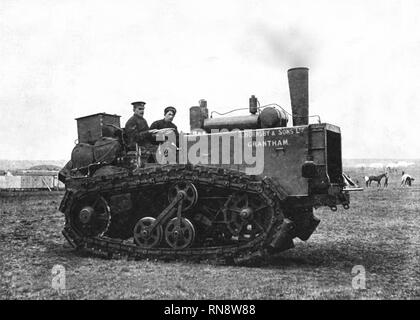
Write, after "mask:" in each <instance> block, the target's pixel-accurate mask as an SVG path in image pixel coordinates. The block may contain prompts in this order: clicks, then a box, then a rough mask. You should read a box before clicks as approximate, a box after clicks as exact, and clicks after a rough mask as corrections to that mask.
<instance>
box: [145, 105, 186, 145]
mask: <svg viewBox="0 0 420 320" xmlns="http://www.w3.org/2000/svg"><path fill="white" fill-rule="evenodd" d="M163 113H164V118H163V119H161V120H157V121H155V122H153V123H152V125H151V126H150V129H151V130H154V129H155V130H161V131H162V129H170V130H173V132H174V133H175V137H176V145H178V140H179V133H178V128H177V126H176V125H175V124H174V123H173V120H174V117H175V114H176V109H175V108H174V107H171V106H169V107H166V108H165V110H164V112H163ZM162 141H163V140H162Z"/></svg>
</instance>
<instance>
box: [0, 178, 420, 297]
mask: <svg viewBox="0 0 420 320" xmlns="http://www.w3.org/2000/svg"><path fill="white" fill-rule="evenodd" d="M352 174H355V173H352ZM390 181H392V180H390ZM416 182H417V181H416ZM61 196H62V193H41V194H26V195H22V194H21V195H20V196H10V195H9V196H4V195H1V196H0V210H1V215H0V243H1V246H0V257H1V258H0V259H1V265H0V272H1V279H0V298H1V299H420V253H419V251H420V201H419V199H420V186H419V185H416V184H414V186H413V187H411V188H399V187H398V180H397V179H395V180H394V183H390V186H389V188H387V189H382V188H376V187H373V188H368V189H365V190H364V191H362V192H357V193H353V194H352V197H351V207H350V209H349V210H344V209H343V208H339V209H338V211H337V212H332V211H330V210H329V209H318V210H316V211H315V214H316V215H317V216H318V217H319V218H321V224H320V225H319V227H318V229H317V230H316V231H315V233H314V234H313V235H312V237H311V238H310V239H309V240H308V241H307V242H302V241H300V240H296V241H295V244H296V247H295V248H294V249H291V250H289V251H286V252H284V253H282V254H281V255H278V256H275V257H271V258H269V259H266V260H264V261H262V262H261V264H260V265H259V266H256V267H249V266H248V267H245V266H226V265H215V264H194V263H187V262H170V263H169V262H161V261H147V260H142V261H127V260H106V259H101V258H96V257H89V256H81V255H79V254H77V253H75V252H74V251H73V249H71V248H70V247H69V246H68V245H67V243H66V241H65V240H64V239H63V237H62V235H61V230H62V226H63V223H64V218H63V215H62V214H61V213H60V212H58V206H59V203H60V200H61ZM56 264H60V265H62V266H64V267H65V271H66V273H65V276H66V290H65V291H63V292H61V293H59V292H56V291H55V290H54V289H52V286H51V283H52V279H53V275H52V268H53V266H54V265H56ZM357 265H360V266H362V267H363V268H364V270H365V275H366V282H365V289H357V288H356V289H355V288H353V287H352V281H355V280H354V277H355V276H360V274H358V275H357V274H356V273H353V274H352V269H353V267H354V266H357ZM359 284H360V282H359Z"/></svg>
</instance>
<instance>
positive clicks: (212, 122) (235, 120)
mask: <svg viewBox="0 0 420 320" xmlns="http://www.w3.org/2000/svg"><path fill="white" fill-rule="evenodd" d="M203 128H204V130H206V132H211V130H212V129H214V130H216V129H217V130H222V129H227V130H233V129H239V130H246V129H258V128H259V123H258V116H257V115H247V116H235V117H220V118H211V119H205V120H204V127H203Z"/></svg>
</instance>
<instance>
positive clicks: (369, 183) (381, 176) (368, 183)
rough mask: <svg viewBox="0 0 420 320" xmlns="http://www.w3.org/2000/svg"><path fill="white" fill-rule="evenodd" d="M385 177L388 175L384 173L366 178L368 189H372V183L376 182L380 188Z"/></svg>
mask: <svg viewBox="0 0 420 320" xmlns="http://www.w3.org/2000/svg"><path fill="white" fill-rule="evenodd" d="M383 177H388V173H387V172H385V173H382V174H380V175H378V176H365V181H366V187H370V185H371V183H372V181H376V182H377V183H378V187H379V186H380V185H381V180H382V178H383Z"/></svg>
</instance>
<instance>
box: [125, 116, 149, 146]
mask: <svg viewBox="0 0 420 320" xmlns="http://www.w3.org/2000/svg"><path fill="white" fill-rule="evenodd" d="M125 134H126V135H127V138H128V145H129V146H130V147H134V146H135V144H136V142H137V143H138V144H141V145H144V144H148V143H150V141H151V138H152V135H151V133H150V132H149V125H148V124H147V121H146V119H144V118H143V117H140V116H138V115H136V114H134V115H133V116H132V117H131V118H130V119H128V121H127V123H126V124H125Z"/></svg>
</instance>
